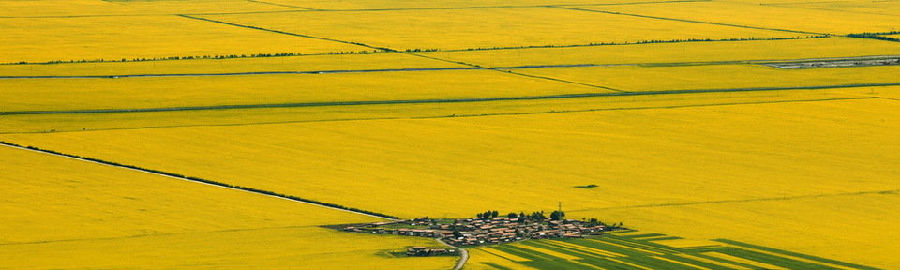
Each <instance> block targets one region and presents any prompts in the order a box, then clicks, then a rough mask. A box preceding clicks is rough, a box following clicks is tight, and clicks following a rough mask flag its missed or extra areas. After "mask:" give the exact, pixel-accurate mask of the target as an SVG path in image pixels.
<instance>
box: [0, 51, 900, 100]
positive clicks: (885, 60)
mask: <svg viewBox="0 0 900 270" xmlns="http://www.w3.org/2000/svg"><path fill="white" fill-rule="evenodd" d="M423 57H424V56H423ZM429 59H435V60H440V61H444V59H440V58H429ZM446 61H450V62H451V63H454V64H461V65H468V66H467V67H433V68H381V69H329V70H274V71H247V72H222V73H146V74H108V75H22V76H2V75H0V79H120V78H143V77H207V76H250V75H289V74H333V73H370V72H403V71H446V70H483V69H499V70H511V69H542V68H590V67H627V66H632V67H682V66H717V65H742V64H758V65H766V66H771V67H778V68H790V67H792V66H797V65H802V66H804V67H806V68H813V67H824V68H828V67H832V66H829V65H830V64H831V65H837V64H844V65H841V66H839V67H851V66H852V67H855V66H885V65H898V64H900V55H874V56H856V57H823V58H809V59H780V60H737V61H708V62H674V63H629V64H562V65H527V66H511V67H482V66H479V65H471V64H467V63H464V62H453V61H452V60H446ZM854 61H880V62H877V63H876V64H869V65H867V64H866V63H868V62H860V63H857V62H854ZM842 62H846V63H842ZM861 63H862V64H861ZM817 65H818V66H817ZM517 75H523V76H533V75H527V74H517ZM546 79H553V78H546ZM553 80H558V79H553ZM560 81H562V80H560ZM565 82H569V81H565ZM569 83H573V82H569ZM588 85H589V86H593V87H598V88H605V89H610V90H616V89H612V88H608V87H603V86H596V85H590V84H588ZM618 91H620V90H618Z"/></svg>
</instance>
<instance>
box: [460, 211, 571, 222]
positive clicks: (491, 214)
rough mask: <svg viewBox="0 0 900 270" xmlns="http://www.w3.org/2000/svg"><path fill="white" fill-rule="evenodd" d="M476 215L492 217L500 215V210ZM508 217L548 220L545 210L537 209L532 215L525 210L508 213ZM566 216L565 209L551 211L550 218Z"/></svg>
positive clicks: (476, 215)
mask: <svg viewBox="0 0 900 270" xmlns="http://www.w3.org/2000/svg"><path fill="white" fill-rule="evenodd" d="M475 217H477V218H480V219H491V218H497V217H500V212H499V211H497V210H487V211H484V212H481V213H478V214H475ZM506 217H507V218H518V219H519V221H520V222H521V221H525V220H526V219H528V220H534V221H544V220H547V219H548V217H547V216H546V215H545V214H544V211H536V212H531V214H530V215H526V214H525V212H519V213H514V212H510V213H509V214H506ZM565 218H566V213H565V212H563V211H553V212H551V213H550V217H549V219H550V220H563V219H565Z"/></svg>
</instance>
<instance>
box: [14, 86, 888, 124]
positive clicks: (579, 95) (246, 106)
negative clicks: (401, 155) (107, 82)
mask: <svg viewBox="0 0 900 270" xmlns="http://www.w3.org/2000/svg"><path fill="white" fill-rule="evenodd" d="M897 85H900V82H897V83H855V84H841V85H813V86H794V87H751V88H724V89H685V90H656V91H642V92H602V93H577V94H560V95H547V96H523V97H483V98H477V97H475V98H456V99H400V100H362V101H328V102H298V103H270V104H242V105H219V106H196V107H168V108H143V109H95V110H90V109H88V110H66V111H8V112H0V116H3V115H28V114H104V113H150V112H175V111H205V110H235V109H261V108H295V107H331V106H359V105H385V104H427V103H462V102H487V101H507V100H541V99H572V98H596V97H623V96H624V97H628V96H658V95H684V94H698V93H729V92H763V91H795V90H817V89H835V88H855V87H874V86H897Z"/></svg>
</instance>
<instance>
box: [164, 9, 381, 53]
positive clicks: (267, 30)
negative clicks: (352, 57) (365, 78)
mask: <svg viewBox="0 0 900 270" xmlns="http://www.w3.org/2000/svg"><path fill="white" fill-rule="evenodd" d="M175 16H178V17H182V18H186V19H191V20H198V21H205V22H211V23H218V24H225V25H231V26H236V27H241V28H247V29H253V30H259V31H265V32H271V33H276V34H282V35H288V36H295V37H301V38H310V39H320V40H325V41H332V42H338V43H344V44H350V45H356V46H362V47H366V48H370V49H375V50H379V51H385V52H396V51H395V50H392V49H389V48H382V47H376V46H372V45H368V44H364V43H359V42H353V41H346V40H340V39H333V38H327V37H316V36H310V35H304V34H297V33H291V32H285V31H281V30H275V29H268V28H263V27H259V26H253V25H246V24H239V23H232V22H225V21H217V20H213V19H207V18H201V17H195V16H191V15H186V14H177V15H175Z"/></svg>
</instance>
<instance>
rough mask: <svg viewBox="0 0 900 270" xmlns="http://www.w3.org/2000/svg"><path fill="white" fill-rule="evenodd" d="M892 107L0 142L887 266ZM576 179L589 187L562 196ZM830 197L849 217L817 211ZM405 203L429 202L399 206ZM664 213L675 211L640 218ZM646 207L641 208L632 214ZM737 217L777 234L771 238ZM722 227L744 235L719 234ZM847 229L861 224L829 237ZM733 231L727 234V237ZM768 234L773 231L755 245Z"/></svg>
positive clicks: (314, 191)
mask: <svg viewBox="0 0 900 270" xmlns="http://www.w3.org/2000/svg"><path fill="white" fill-rule="evenodd" d="M893 89H896V88H893ZM773 99H777V98H773ZM895 102H896V101H894V100H891V99H883V98H877V97H874V98H865V99H854V100H823V101H806V102H788V103H769V104H746V105H724V106H708V107H687V108H672V109H668V108H659V109H639V110H619V111H600V112H587V113H567V114H536V115H514V116H485V117H469V118H442V119H420V120H412V119H411V120H370V121H343V122H320V123H315V122H314V123H302V124H281V125H262V126H244V127H195V128H169V129H145V130H119V131H116V130H111V131H88V132H74V133H51V134H39V135H14V134H9V135H2V136H0V138H2V139H3V140H8V141H12V142H16V143H21V144H29V145H39V146H42V147H47V148H50V149H55V150H57V151H62V152H71V153H80V154H84V155H86V156H91V157H97V158H101V159H107V160H117V161H121V162H123V163H128V164H133V165H138V166H142V167H147V168H153V169H160V170H165V171H171V172H176V173H183V174H189V175H195V176H200V177H205V178H210V179H215V180H217V181H223V182H226V183H233V184H239V185H252V186H254V187H259V188H262V189H268V190H277V191H279V192H285V193H288V194H293V195H297V196H301V197H309V198H312V199H316V200H322V201H331V202H338V203H341V204H344V205H348V206H352V207H358V208H363V209H371V210H374V211H380V212H385V213H389V214H396V215H401V216H407V217H411V216H421V215H428V216H435V217H444V216H446V217H456V216H465V215H470V214H471V213H473V212H476V211H479V210H481V209H482V208H484V207H487V206H486V205H489V206H490V207H496V208H498V209H500V210H502V211H519V210H528V209H546V210H549V209H553V208H554V207H555V206H556V204H557V202H560V201H562V202H563V203H564V206H565V207H566V208H567V209H570V210H573V211H575V212H574V213H573V216H575V217H578V216H583V217H592V216H597V217H600V218H602V219H606V220H607V221H613V222H615V221H624V222H626V223H628V224H631V226H632V227H633V228H635V229H639V230H641V229H656V231H666V232H667V233H672V234H678V235H680V236H685V237H692V236H697V235H702V236H700V237H706V238H709V237H711V235H714V234H715V235H718V234H722V235H721V236H717V237H722V238H727V239H733V240H738V241H747V242H752V243H755V244H761V245H765V246H770V247H775V248H783V249H788V250H791V249H800V250H802V251H803V252H804V253H808V254H812V255H818V256H824V257H828V258H835V259H842V260H845V261H850V262H856V263H863V264H870V265H875V266H883V267H888V266H891V265H896V264H897V263H898V262H897V261H896V260H895V259H894V257H893V255H892V254H894V252H893V251H895V250H890V249H884V248H883V247H884V246H889V245H890V243H892V242H894V241H895V239H896V237H884V236H885V234H884V230H886V229H887V228H885V227H887V226H889V225H890V224H895V223H894V222H893V220H895V219H896V218H895V217H896V214H891V213H894V212H891V211H888V210H890V208H883V211H875V212H872V213H871V214H866V215H862V213H864V212H867V211H868V210H866V209H871V208H876V207H878V206H879V205H882V206H886V205H890V203H891V202H890V201H891V200H895V196H897V195H896V192H895V190H896V189H897V185H896V182H895V179H896V177H897V176H898V175H900V172H898V170H897V167H896V164H897V162H898V161H900V155H898V153H900V144H897V142H896V140H893V139H892V138H896V136H897V135H898V130H900V129H898V127H897V123H900V114H898V113H896V111H892V110H891V109H890V108H893V107H894V106H895ZM635 123H646V124H645V125H636V124H635ZM651 123H652V124H651ZM195 138H204V139H203V140H197V139H195ZM137 142H140V143H137ZM101 145H102V146H101ZM825 145H827V146H828V147H823V146H825ZM423 149H427V150H423ZM572 149H579V151H572ZM157 157H168V158H165V159H160V158H157ZM197 164H203V165H202V166H198V165H197ZM760 179H777V180H775V181H767V182H766V183H765V184H760V182H759V181H760ZM587 184H597V185H599V186H600V187H599V188H596V189H577V188H574V186H576V185H587ZM413 186H414V187H416V188H415V189H410V188H409V187H413ZM672 191H683V192H672ZM882 191H884V192H887V193H886V194H879V193H877V192H882ZM891 191H894V192H891ZM856 192H875V194H874V195H873V194H869V193H862V194H860V195H854V194H853V193H856ZM848 193H849V194H848ZM551 194H552V195H551ZM842 196H844V197H842ZM818 197H821V199H817V198H818ZM845 197H847V199H849V200H857V201H859V203H858V205H859V207H852V208H846V209H841V210H835V209H834V207H828V206H829V205H831V204H830V203H829V201H830V200H836V199H841V198H845ZM804 200H809V201H810V203H809V204H806V205H804V204H802V202H804ZM420 201H427V202H428V203H422V204H418V203H409V202H420ZM757 201H758V202H757ZM707 202H721V203H712V204H708V205H707V204H705V203H707ZM698 203H699V205H694V204H698ZM779 203H780V206H771V207H768V208H767V205H775V204H779ZM669 204H674V205H676V206H677V205H678V204H687V206H683V207H681V208H679V207H674V208H665V207H654V206H655V205H669ZM648 205H649V206H648ZM750 205H752V206H750ZM865 205H871V207H869V206H865ZM644 206H646V207H644ZM795 206H796V207H807V208H810V209H812V210H815V209H821V210H822V211H824V210H825V209H832V210H830V211H832V212H830V213H827V214H826V213H820V214H816V213H817V212H815V211H808V213H809V216H807V217H800V216H797V215H795V214H792V213H793V212H792V211H788V210H787V209H794V207H795ZM696 207H719V208H720V209H722V210H721V211H722V213H717V212H716V211H697V210H696ZM753 207H760V208H759V209H760V210H753V209H755V208H753ZM778 207H780V208H778ZM816 207H819V208H816ZM682 208H684V209H685V210H683V211H679V210H678V209H682ZM732 208H740V209H742V210H735V209H732ZM604 209H606V210H604ZM668 209H672V211H670V212H669V213H671V215H679V214H681V215H682V219H683V222H684V223H675V222H659V219H658V217H659V216H660V215H659V214H658V212H655V211H668ZM729 209H732V210H729ZM762 209H769V210H771V211H768V210H767V211H763V210H762ZM779 209H784V210H779ZM648 210H650V211H654V212H651V213H649V214H643V212H644V211H648ZM687 213H692V214H691V215H687ZM740 213H743V214H742V215H739V216H733V215H738V214H740ZM826 215H827V216H829V217H835V218H837V217H848V218H849V217H854V218H855V220H853V221H847V222H843V221H842V222H838V223H835V224H834V225H833V227H832V225H828V226H821V228H820V229H818V228H817V229H809V228H811V227H814V226H820V225H819V224H818V223H819V222H821V221H820V220H818V219H816V218H814V217H817V216H826ZM645 218H646V220H644V219H645ZM752 220H771V222H776V221H778V222H781V223H779V224H780V225H779V227H777V228H771V227H767V226H756V225H757V224H756V223H753V222H749V221H752ZM832 220H833V219H832ZM650 223H653V224H655V225H651V224H650ZM706 223H710V224H713V225H705V224H706ZM737 223H740V224H744V225H742V226H736V225H735V226H731V224H737ZM678 224H682V225H681V226H679V225H678ZM857 225H858V226H866V227H867V228H869V229H868V230H849V229H848V230H846V231H845V232H844V233H845V234H846V235H845V236H844V237H840V238H838V237H831V234H833V232H834V230H835V229H837V228H856V227H857ZM773 226H774V225H773ZM732 227H735V228H740V232H739V233H738V232H728V231H729V230H730V229H729V228H732ZM706 228H709V229H708V230H707V229H706ZM772 230H782V231H783V232H785V233H779V236H780V237H769V236H770V235H771V234H770V233H771V231H772ZM800 230H803V231H805V232H804V233H803V234H802V235H800V234H791V233H787V232H792V231H800ZM792 235H794V236H792ZM847 238H856V239H859V240H856V241H846V240H845V239H847ZM873 247H879V248H878V249H876V248H873ZM845 249H854V250H856V249H858V250H871V252H867V253H846V252H841V251H842V250H845Z"/></svg>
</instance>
